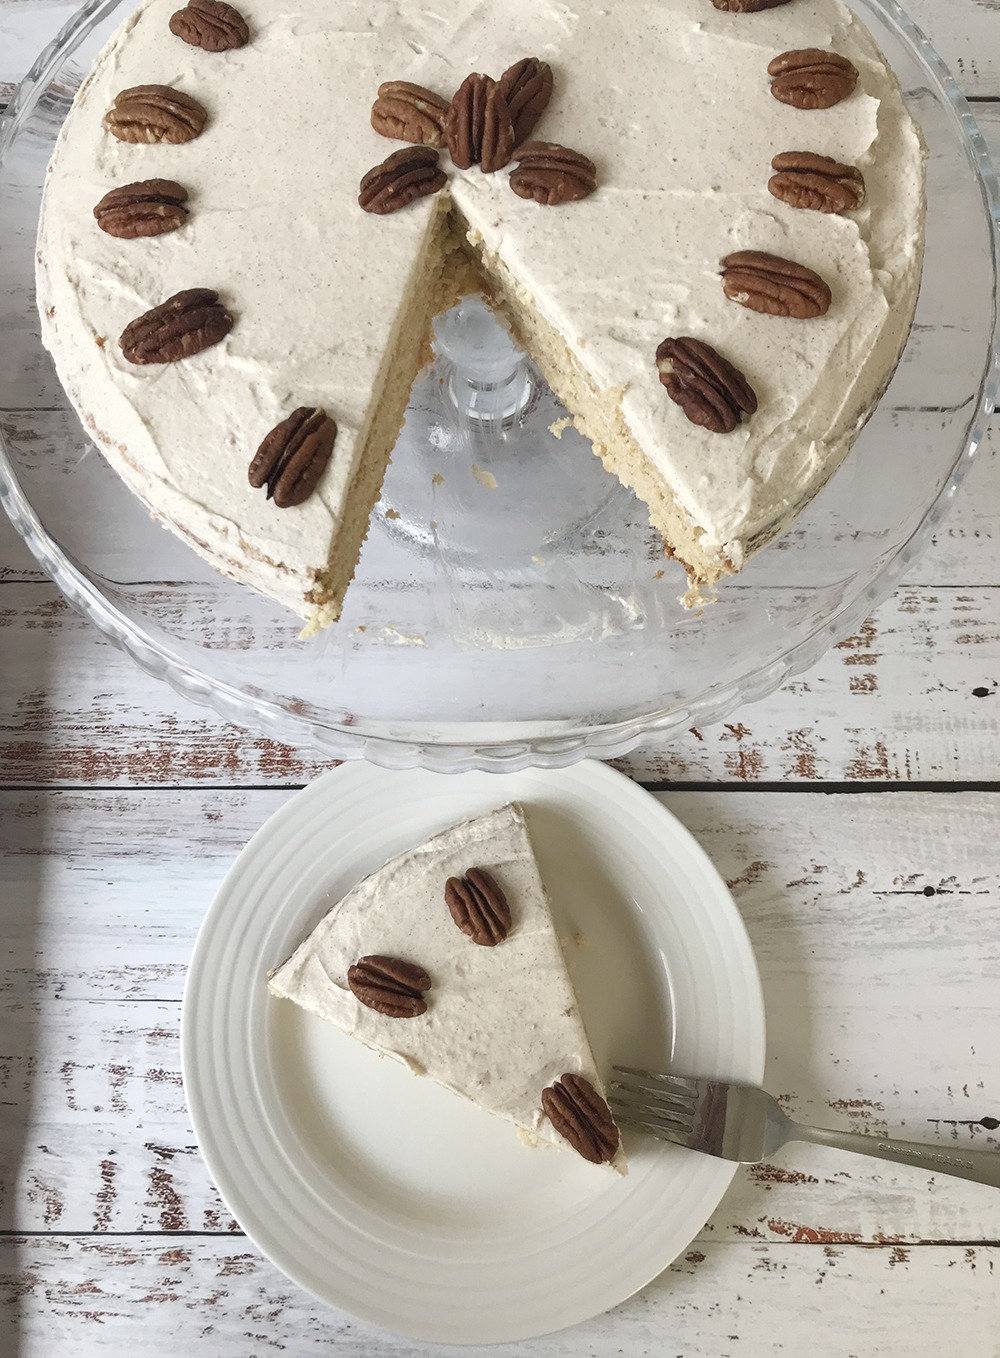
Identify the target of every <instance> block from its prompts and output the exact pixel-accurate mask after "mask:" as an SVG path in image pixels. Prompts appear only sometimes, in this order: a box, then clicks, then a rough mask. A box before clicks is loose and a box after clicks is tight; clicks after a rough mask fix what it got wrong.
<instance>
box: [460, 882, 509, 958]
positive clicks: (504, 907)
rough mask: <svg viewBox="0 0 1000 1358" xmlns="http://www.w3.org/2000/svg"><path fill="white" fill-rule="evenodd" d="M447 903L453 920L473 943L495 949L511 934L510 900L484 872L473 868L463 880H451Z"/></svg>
mask: <svg viewBox="0 0 1000 1358" xmlns="http://www.w3.org/2000/svg"><path fill="white" fill-rule="evenodd" d="M444 899H445V903H446V904H447V906H448V909H449V910H450V911H451V917H452V919H453V920H454V921H455V923H456V924H457V925H458V927H459V928H460V929H461V931H462V933H463V934H468V936H469V937H470V938H471V939H472V941H473V943H480V944H482V945H483V947H486V948H495V947H496V945H497V944H498V943H502V942H503V941H504V939H505V938H506V937H507V935H508V934H509V933H510V906H509V905H508V904H507V897H506V896H505V895H504V894H503V892H502V891H501V890H500V888H499V887H498V886H497V884H496V882H495V881H494V880H493V878H492V877H491V876H490V874H489V873H488V872H485V871H484V870H483V869H482V868H470V869H469V871H468V872H467V873H466V874H465V876H464V877H449V878H448V880H447V882H445V885H444Z"/></svg>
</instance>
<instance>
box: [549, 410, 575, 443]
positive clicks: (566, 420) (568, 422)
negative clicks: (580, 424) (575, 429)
mask: <svg viewBox="0 0 1000 1358" xmlns="http://www.w3.org/2000/svg"><path fill="white" fill-rule="evenodd" d="M572 424H573V416H572V415H566V416H564V417H563V419H561V420H553V422H552V423H551V424H550V425H549V433H550V434H551V435H552V437H553V438H555V439H561V438H562V436H563V433H564V431H565V430H567V429H569V428H571V426H572Z"/></svg>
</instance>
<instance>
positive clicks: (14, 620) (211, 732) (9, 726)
mask: <svg viewBox="0 0 1000 1358" xmlns="http://www.w3.org/2000/svg"><path fill="white" fill-rule="evenodd" d="M2 536H3V528H2V525H0V539H2ZM12 569H16V567H12ZM152 593H153V594H155V593H156V592H155V591H154V592H152ZM171 606H172V604H171V602H170V600H169V597H168V596H165V595H162V596H157V597H152V598H151V608H152V611H153V613H154V615H155V613H156V611H157V609H159V608H161V607H162V609H163V611H164V614H165V615H166V614H167V613H168V612H169V609H170V607H171ZM247 626H248V623H247V622H246V620H244V619H241V618H239V617H224V616H213V617H212V619H211V628H212V630H213V632H214V633H215V634H219V633H225V634H230V635H232V634H238V633H239V632H240V631H241V630H244V631H245V630H246V627H247ZM207 639H208V638H207ZM0 680H2V683H0V782H2V783H4V784H7V785H9V786H10V785H17V784H24V785H33V784H40V783H51V784H59V783H68V784H77V783H93V784H105V785H107V784H118V785H123V786H124V785H128V784H131V783H138V784H151V785H169V784H171V783H185V784H190V783H230V784H261V783H267V784H276V785H287V784H289V783H292V784H297V783H302V782H306V781H308V780H309V779H310V778H311V777H313V776H314V775H315V773H316V772H318V771H319V770H320V769H322V768H324V767H328V763H327V762H325V761H323V760H322V759H320V758H318V757H316V756H315V755H313V754H311V753H310V752H309V751H308V750H302V749H293V748H291V747H289V746H287V745H284V744H281V743H279V742H276V741H273V740H268V739H264V738H261V737H258V736H255V735H254V734H252V733H251V732H249V731H247V730H244V729H241V728H238V727H236V726H233V725H230V724H228V723H226V722H223V721H222V720H221V719H220V718H217V717H215V716H214V715H213V714H212V713H211V711H210V710H208V709H206V708H201V707H197V706H195V705H194V704H192V703H191V702H190V701H189V700H187V699H185V698H180V697H178V696H176V695H175V694H174V693H173V692H172V691H171V690H170V689H169V688H167V686H166V685H164V684H162V683H157V682H154V681H152V680H149V679H147V678H146V677H145V676H143V675H142V674H141V673H140V672H139V670H138V669H137V668H136V667H135V665H134V664H133V662H132V661H131V660H130V659H129V658H128V657H127V656H126V655H124V654H123V653H121V652H119V651H117V650H116V649H115V648H114V647H113V646H112V645H111V644H110V643H109V642H108V641H106V640H105V639H104V638H103V637H102V636H101V635H100V634H99V633H98V632H97V630H96V629H95V628H94V627H92V626H91V625H90V624H88V623H86V622H85V621H84V620H83V619H82V618H80V617H79V616H78V615H77V614H76V613H74V612H73V610H72V609H71V608H70V607H69V605H68V604H66V603H65V602H64V601H63V600H62V598H61V596H60V595H59V594H58V591H57V590H56V589H55V588H54V587H53V586H52V585H50V584H48V583H47V582H43V581H38V580H33V579H24V578H22V579H13V578H11V579H9V580H8V582H7V583H6V584H3V585H0ZM998 762H1000V590H997V589H995V588H989V587H983V586H968V587H960V586H953V585H951V586H942V587H929V586H914V587H907V588H904V589H901V590H899V591H898V592H897V594H896V595H895V596H894V597H893V598H892V599H891V600H889V601H887V602H886V603H885V604H884V605H883V606H882V607H881V608H880V609H879V611H878V613H877V614H876V615H875V616H874V617H873V618H872V619H870V620H869V621H868V622H867V623H866V624H865V626H864V627H863V629H862V630H861V632H860V633H858V634H857V635H856V636H854V637H849V638H845V640H843V641H842V642H840V643H839V644H838V645H837V646H835V647H833V648H832V649H831V650H830V651H828V652H827V654H826V655H825V656H824V657H823V658H822V659H821V660H820V661H819V662H818V663H817V665H816V666H815V667H814V668H813V669H812V670H810V671H808V672H807V673H806V674H804V675H802V676H800V677H798V678H796V679H794V680H791V681H789V682H788V683H787V684H786V685H785V686H784V688H782V689H781V690H780V691H779V692H777V693H775V694H773V695H772V696H771V697H769V698H766V699H764V700H762V701H761V702H758V703H755V704H752V705H750V706H748V707H745V708H742V709H740V710H738V711H736V712H734V713H732V714H731V715H730V716H729V717H728V718H727V719H726V721H725V722H724V723H720V724H717V725H715V726H711V727H706V728H705V729H703V730H702V729H692V730H691V731H690V732H689V733H687V734H686V735H684V736H682V737H681V738H680V739H678V740H676V741H675V742H673V743H669V744H667V743H664V742H657V741H656V740H655V739H653V738H651V739H648V740H647V741H645V742H644V744H643V746H642V748H641V750H639V751H637V752H636V753H634V754H632V755H630V756H628V757H627V758H625V759H622V760H619V761H618V766H619V767H620V768H622V769H624V770H625V771H627V772H629V773H632V774H633V775H634V776H636V777H639V778H643V779H646V780H651V781H655V780H669V781H675V782H685V781H687V782H706V781H722V782H737V783H747V784H752V783H755V782H774V781H779V780H781V781H793V782H795V781H798V782H817V781H824V780H826V781H831V780H832V781H835V782H840V781H847V782H865V781H873V780H874V781H880V782H885V781H894V780H899V781H903V782H906V781H940V780H947V781H957V780H971V781H985V780H989V779H992V778H993V777H994V776H995V774H996V769H997V766H998Z"/></svg>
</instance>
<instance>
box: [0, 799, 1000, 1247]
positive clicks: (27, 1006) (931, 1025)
mask: <svg viewBox="0 0 1000 1358" xmlns="http://www.w3.org/2000/svg"><path fill="white" fill-rule="evenodd" d="M287 798H288V794H287V793H286V792H283V791H278V790H275V791H257V792H249V793H240V792H230V791H226V790H222V789H206V790H200V789H192V790H189V791H186V792H178V791H171V790H162V791H145V792H141V791H135V790H127V791H121V792H116V791H112V790H107V791H101V792H65V793H58V794H57V793H52V792H49V793H27V794H18V793H4V794H2V795H0V844H2V845H3V846H5V852H4V853H3V855H2V856H0V895H2V898H3V899H4V901H5V903H6V908H5V910H4V912H3V915H2V922H0V931H2V932H0V944H2V946H3V948H4V950H5V952H6V954H7V955H8V957H9V958H10V963H9V971H8V974H7V976H6V978H5V980H4V981H3V983H2V985H0V1102H2V1103H3V1104H5V1105H7V1106H15V1107H21V1108H22V1109H23V1108H24V1107H25V1101H26V1099H27V1097H28V1094H29V1092H31V1093H32V1095H33V1097H34V1100H35V1109H36V1111H35V1113H34V1114H33V1115H32V1116H31V1118H30V1121H28V1122H27V1123H25V1124H23V1125H21V1126H20V1127H14V1128H11V1129H9V1135H8V1136H7V1137H6V1141H7V1144H5V1145H3V1147H2V1149H3V1151H4V1152H6V1155H5V1158H7V1157H11V1158H12V1154H11V1153H12V1152H13V1151H15V1150H16V1149H17V1146H16V1145H15V1144H14V1143H19V1144H20V1147H21V1151H22V1161H21V1168H20V1172H19V1174H18V1179H17V1184H16V1186H15V1187H14V1188H13V1189H12V1190H9V1191H8V1192H7V1194H6V1196H5V1199H4V1200H3V1201H2V1203H0V1229H4V1228H6V1229H13V1228H15V1227H16V1228H18V1229H21V1230H28V1229H31V1230H39V1231H55V1232H80V1231H84V1232H86V1231H94V1230H98V1231H104V1232H116V1231H117V1232H122V1231H146V1230H174V1231H175V1230H194V1231H199V1230H214V1231H228V1230H230V1229H232V1223H231V1222H230V1220H229V1217H228V1214H227V1213H226V1212H225V1210H224V1208H223V1207H222V1205H221V1203H220V1201H219V1199H218V1196H217V1195H216V1193H215V1190H214V1189H213V1188H212V1186H211V1184H210V1182H209V1179H208V1176H207V1173H206V1171H205V1169H204V1167H203V1165H202V1163H201V1161H200V1159H199V1158H198V1156H197V1153H196V1151H195V1146H194V1139H193V1136H192V1133H191V1128H190V1124H189V1122H188V1118H187V1113H186V1111H185V1107H184V1101H183V1091H182V1089H181V1081H180V1067H179V1057H178V1041H177V1034H178V1023H179V1001H180V997H181V991H182V986H183V980H184V973H185V968H186V965H187V959H188V957H189V955H190V949H191V945H192V942H193V939H194V935H195V932H196V930H197V927H198V924H199V923H200V920H201V918H202V915H203V913H204V910H205V909H206V908H207V905H208V903H209V901H210V900H211V898H212V895H213V894H214V891H215V889H216V887H217V886H218V884H219V882H220V881H221V879H222V876H223V875H224V873H225V871H226V869H227V868H228V866H229V864H230V863H231V861H232V860H233V858H234V857H235V855H236V854H237V852H238V851H239V849H240V847H241V846H242V845H243V844H244V843H245V842H246V840H247V839H248V838H249V837H250V835H251V834H252V833H253V832H254V831H255V830H256V829H257V828H258V827H259V826H260V825H261V824H262V823H263V821H264V820H265V819H266V818H267V817H268V816H270V815H272V814H273V813H274V811H276V810H277V808H278V807H279V806H281V805H283V804H284V802H285V801H286V800H287ZM660 799H661V800H662V801H663V803H664V804H665V805H666V806H667V807H668V808H669V809H670V810H671V811H673V812H674V813H675V814H676V815H678V816H679V818H680V819H681V821H682V822H683V823H684V824H685V825H687V826H688V828H689V829H691V831H692V832H693V833H694V834H695V836H696V837H697V839H698V840H699V841H700V843H701V844H702V845H703V846H704V847H705V849H706V851H707V852H708V853H709V855H710V856H711V858H712V859H713V861H714V862H715V863H716V864H717V866H718V868H719V870H720V872H721V873H722V874H723V876H724V877H725V878H726V879H727V881H728V882H729V883H730V885H731V888H732V890H733V892H734V895H735V897H736V900H737V903H738V905H739V908H740V910H741V912H742V914H743V917H744V919H745V921H746V924H747V928H748V930H749V932H750V936H751V940H752V942H753V945H754V948H755V951H756V955H757V958H758V963H759V966H760V969H761V974H762V978H763V984H764V993H765V1000H766V1005H767V1012H768V1023H769V1033H770V1036H769V1043H768V1047H769V1058H768V1071H767V1084H768V1086H769V1087H770V1088H771V1090H772V1091H773V1092H774V1093H775V1094H777V1095H780V1096H781V1100H782V1103H783V1104H784V1106H785V1107H786V1109H787V1110H788V1112H789V1113H790V1114H791V1115H792V1116H795V1117H798V1118H801V1119H803V1120H806V1121H813V1122H816V1123H819V1124H823V1123H826V1124H832V1125H834V1126H841V1127H846V1128H849V1129H853V1130H859V1131H871V1132H874V1133H876V1134H884V1133H886V1132H892V1133H893V1134H895V1135H900V1136H908V1137H911V1138H914V1139H918V1140H923V1139H928V1140H935V1141H940V1142H941V1143H943V1144H949V1145H950V1144H952V1143H956V1142H957V1143H968V1144H976V1145H980V1146H992V1145H998V1144H1000V1143H998V1141H997V1136H996V1133H995V1131H991V1130H990V1126H989V1124H990V1120H991V1119H997V1120H1000V1073H998V1067H997V1063H996V1056H995V1054H996V1051H997V1050H998V1049H1000V1011H998V1009H997V1007H996V1005H995V1002H994V997H995V995H996V992H997V986H998V984H1000V943H998V942H997V940H998V939H1000V863H998V860H997V857H996V854H995V851H994V839H995V832H996V826H997V823H998V816H1000V793H997V794H984V793H968V794H961V795H955V796H950V797H937V798H931V797H927V796H924V795H920V794H909V793H895V794H888V793H887V794H852V795H832V796H827V797H818V796H815V795H810V794H802V793H798V794H796V793H756V794H754V793H723V792H703V793H671V794H665V795H663V796H661V798H660ZM152 884H155V886H153V890H152V892H151V885H152ZM484 1116H485V1115H484ZM984 1118H985V1119H986V1124H987V1125H984V1123H983V1119H984ZM5 1135H6V1134H5ZM994 1196H995V1195H994V1194H991V1193H990V1192H989V1191H988V1190H986V1189H983V1188H980V1187H977V1186H975V1185H970V1184H965V1183H960V1182H957V1181H953V1180H950V1179H947V1178H944V1177H940V1176H928V1175H926V1174H925V1173H923V1172H921V1171H917V1170H907V1169H905V1168H901V1167H896V1166H892V1165H888V1164H885V1163H883V1162H880V1161H868V1160H864V1159H861V1158H859V1157H853V1156H846V1155H844V1154H843V1153H838V1152H834V1151H826V1150H822V1149H818V1148H805V1147H789V1148H786V1149H785V1150H784V1151H783V1152H782V1153H781V1155H780V1156H779V1157H778V1159H777V1160H776V1161H775V1163H774V1164H771V1165H768V1166H766V1167H757V1168H754V1169H750V1170H746V1171H741V1175H740V1178H739V1179H738V1181H737V1184H736V1185H735V1187H734V1188H733V1190H731V1192H730V1194H729V1195H728V1196H727V1197H726V1199H725V1200H724V1202H723V1204H722V1206H721V1207H720V1209H719V1210H718V1212H717V1213H716V1214H715V1216H714V1217H713V1219H712V1221H711V1222H710V1223H709V1224H708V1226H707V1228H706V1231H705V1232H704V1233H703V1239H719V1238H721V1239H729V1240H741V1239H760V1240H765V1241H769V1242H772V1243H775V1242H791V1241H796V1240H797V1241H806V1242H809V1241H817V1240H822V1241H826V1242H827V1243H833V1242H842V1243H871V1244H881V1243H885V1242H886V1241H889V1242H890V1243H894V1244H900V1243H903V1244H907V1245H909V1244H912V1243H915V1242H919V1241H923V1240H940V1239H950V1240H957V1239H961V1240H966V1241H969V1242H972V1241H979V1242H989V1241H993V1240H996V1239H997V1237H998V1231H997V1217H996V1204H995V1202H994Z"/></svg>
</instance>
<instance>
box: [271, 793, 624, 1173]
mask: <svg viewBox="0 0 1000 1358" xmlns="http://www.w3.org/2000/svg"><path fill="white" fill-rule="evenodd" d="M473 867H479V868H483V869H485V871H487V872H489V873H490V875H491V876H492V877H493V879H494V880H495V881H496V882H497V884H498V885H499V887H500V888H501V890H502V891H503V893H504V895H505V896H506V898H507V903H508V904H509V906H510V909H511V916H512V927H511V931H510V933H509V934H508V936H507V938H506V939H505V940H504V942H502V943H499V944H497V946H496V947H492V948H490V947H484V946H482V945H480V944H476V943H473V942H472V940H471V939H470V938H468V937H467V936H466V935H465V934H464V933H462V931H461V930H460V929H459V928H458V927H457V926H456V924H455V923H454V921H453V920H452V917H451V914H450V913H449V911H448V907H447V906H446V904H445V899H444V887H445V882H446V881H447V880H448V878H449V877H460V876H464V874H465V873H466V872H467V871H468V870H469V868H473ZM371 954H375V955H382V956H389V957H399V958H402V959H404V960H406V961H411V962H416V963H418V964H419V965H420V966H422V967H423V968H424V970H425V971H426V972H427V973H428V975H429V976H430V977H431V979H432V981H433V984H432V986H431V988H430V990H428V991H427V992H426V996H425V998H426V1000H427V1005H428V1007H427V1012H426V1013H425V1014H421V1015H419V1016H418V1017H416V1018H406V1019H402V1018H387V1017H386V1016H385V1015H383V1014H379V1013H377V1012H376V1011H375V1010H374V1009H369V1008H367V1007H366V1006H365V1005H363V1004H361V1003H360V1002H359V1001H358V1000H357V999H356V998H355V996H354V994H353V992H352V991H351V990H350V989H349V988H348V985H347V969H348V967H349V966H350V965H351V964H352V963H353V962H356V961H357V960H358V958H359V957H364V956H367V955H371ZM269 984H270V989H271V992H272V993H273V994H274V995H278V996H282V997H284V998H286V999H290V1000H293V1001H294V1002H295V1003H296V1004H299V1005H301V1006H302V1008H303V1009H307V1010H308V1011H309V1012H310V1013H311V1014H317V1015H319V1017H320V1018H323V1019H326V1020H328V1021H329V1022H330V1023H334V1024H336V1025H337V1027H338V1028H342V1029H343V1030H344V1032H346V1033H349V1034H350V1035H351V1036H352V1037H356V1038H358V1039H359V1041H361V1042H364V1043H366V1044H367V1045H368V1046H369V1047H373V1048H374V1049H375V1050H376V1051H379V1052H386V1053H388V1054H389V1055H390V1056H394V1057H396V1058H397V1059H398V1060H400V1061H402V1062H404V1063H405V1064H406V1065H407V1066H409V1067H410V1069H411V1070H412V1071H414V1072H415V1073H416V1074H418V1075H428V1076H430V1078H431V1079H433V1080H436V1081H437V1082H438V1083H439V1084H442V1085H444V1086H445V1087H446V1088H447V1089H451V1090H453V1091H454V1092H455V1093H456V1094H460V1095H462V1096H463V1097H465V1098H467V1099H471V1100H472V1102H473V1103H476V1104H478V1105H479V1106H480V1107H481V1108H485V1109H487V1110H488V1111H489V1112H491V1113H497V1114H499V1115H500V1116H501V1117H505V1118H508V1119H509V1120H510V1121H511V1122H513V1123H514V1124H515V1125H516V1126H517V1127H518V1129H519V1131H520V1132H521V1133H522V1134H523V1135H524V1136H526V1137H528V1138H530V1139H531V1140H532V1141H535V1142H546V1143H549V1144H552V1145H556V1146H561V1147H566V1148H568V1143H567V1142H565V1141H564V1140H563V1139H562V1137H560V1136H559V1134H558V1133H557V1132H556V1131H555V1130H554V1128H553V1127H552V1125H551V1123H550V1122H549V1121H548V1119H547V1118H545V1117H544V1116H543V1114H542V1111H541V1103H540V1098H541V1092H542V1090H543V1089H544V1088H545V1087H546V1086H547V1085H550V1084H551V1083H552V1082H553V1081H554V1080H557V1079H558V1078H559V1077H560V1076H561V1075H563V1074H565V1073H566V1072H568V1071H572V1072H575V1073H576V1074H579V1075H583V1076H584V1077H585V1078H586V1079H588V1080H589V1081H590V1082H591V1083H592V1084H593V1085H594V1087H595V1088H596V1089H597V1090H599V1091H600V1092H601V1093H602V1094H603V1092H604V1086H603V1084H602V1082H601V1078H600V1075H599V1074H598V1072H597V1069H596V1066H595V1064H594V1057H593V1054H592V1052H591V1050H590V1043H589V1042H588V1041H587V1034H586V1032H585V1030H584V1026H583V1021H582V1019H581V1017H580V1012H579V1009H578V1007H577V1002H576V997H575V995H574V993H573V987H572V984H571V982H570V979H569V974H568V972H567V970H566V963H565V961H564V958H563V954H562V950H561V948H560V944H559V940H558V938H557V937H556V932H555V928H554V925H553V921H552V915H551V913H550V910H549V904H548V901H547V899H546V896H545V890H544V888H543V886H542V883H541V879H540V878H539V875H538V867H537V865H536V863H535V857H534V854H533V853H532V850H531V842H530V840H529V838H528V830H527V825H526V823H525V818H524V814H523V812H522V810H521V808H520V807H519V806H516V805H509V806H504V807H501V808H500V809H499V810H497V811H492V812H490V813H489V814H488V815H485V816H478V817H476V818H475V819H474V820H468V821H464V822H463V823H462V824H460V825H454V826H452V827H451V828H450V829H448V830H445V831H443V832H442V833H441V834H438V835H435V836H434V837H433V838H432V839H429V840H427V841H426V843H424V844H421V845H420V846H419V847H418V848H416V849H413V850H411V851H410V852H409V853H404V854H401V855H400V856H399V857H397V858H394V859H392V860H391V861H390V862H389V863H387V864H386V865H385V867H383V868H380V869H379V871H378V872H376V873H373V874H372V876H370V877H367V878H365V880H364V881H362V882H360V883H359V884H358V886H356V887H355V888H354V889H353V890H352V891H350V892H349V893H348V894H347V895H346V896H345V897H344V898H343V900H342V901H340V902H339V903H338V904H337V905H335V906H334V907H333V909H332V910H331V911H330V912H329V914H327V915H326V916H325V917H324V918H323V919H322V920H321V921H320V923H319V924H318V925H317V926H316V928H315V929H314V930H313V932H312V933H311V934H310V935H309V937H308V938H307V939H306V940H305V942H304V943H302V944H301V945H300V947H299V948H298V949H297V950H296V951H295V952H294V953H293V954H292V956H291V957H290V958H289V959H288V961H287V962H285V963H284V964H283V965H282V966H280V967H279V968H278V969H277V971H276V972H275V973H274V975H273V976H272V977H271V978H270V983H269ZM613 1167H614V1168H615V1169H617V1170H618V1171H619V1172H621V1173H624V1172H625V1160H624V1156H623V1155H622V1153H621V1151H620V1150H619V1152H618V1155H617V1156H616V1157H615V1160H614V1162H613Z"/></svg>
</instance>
